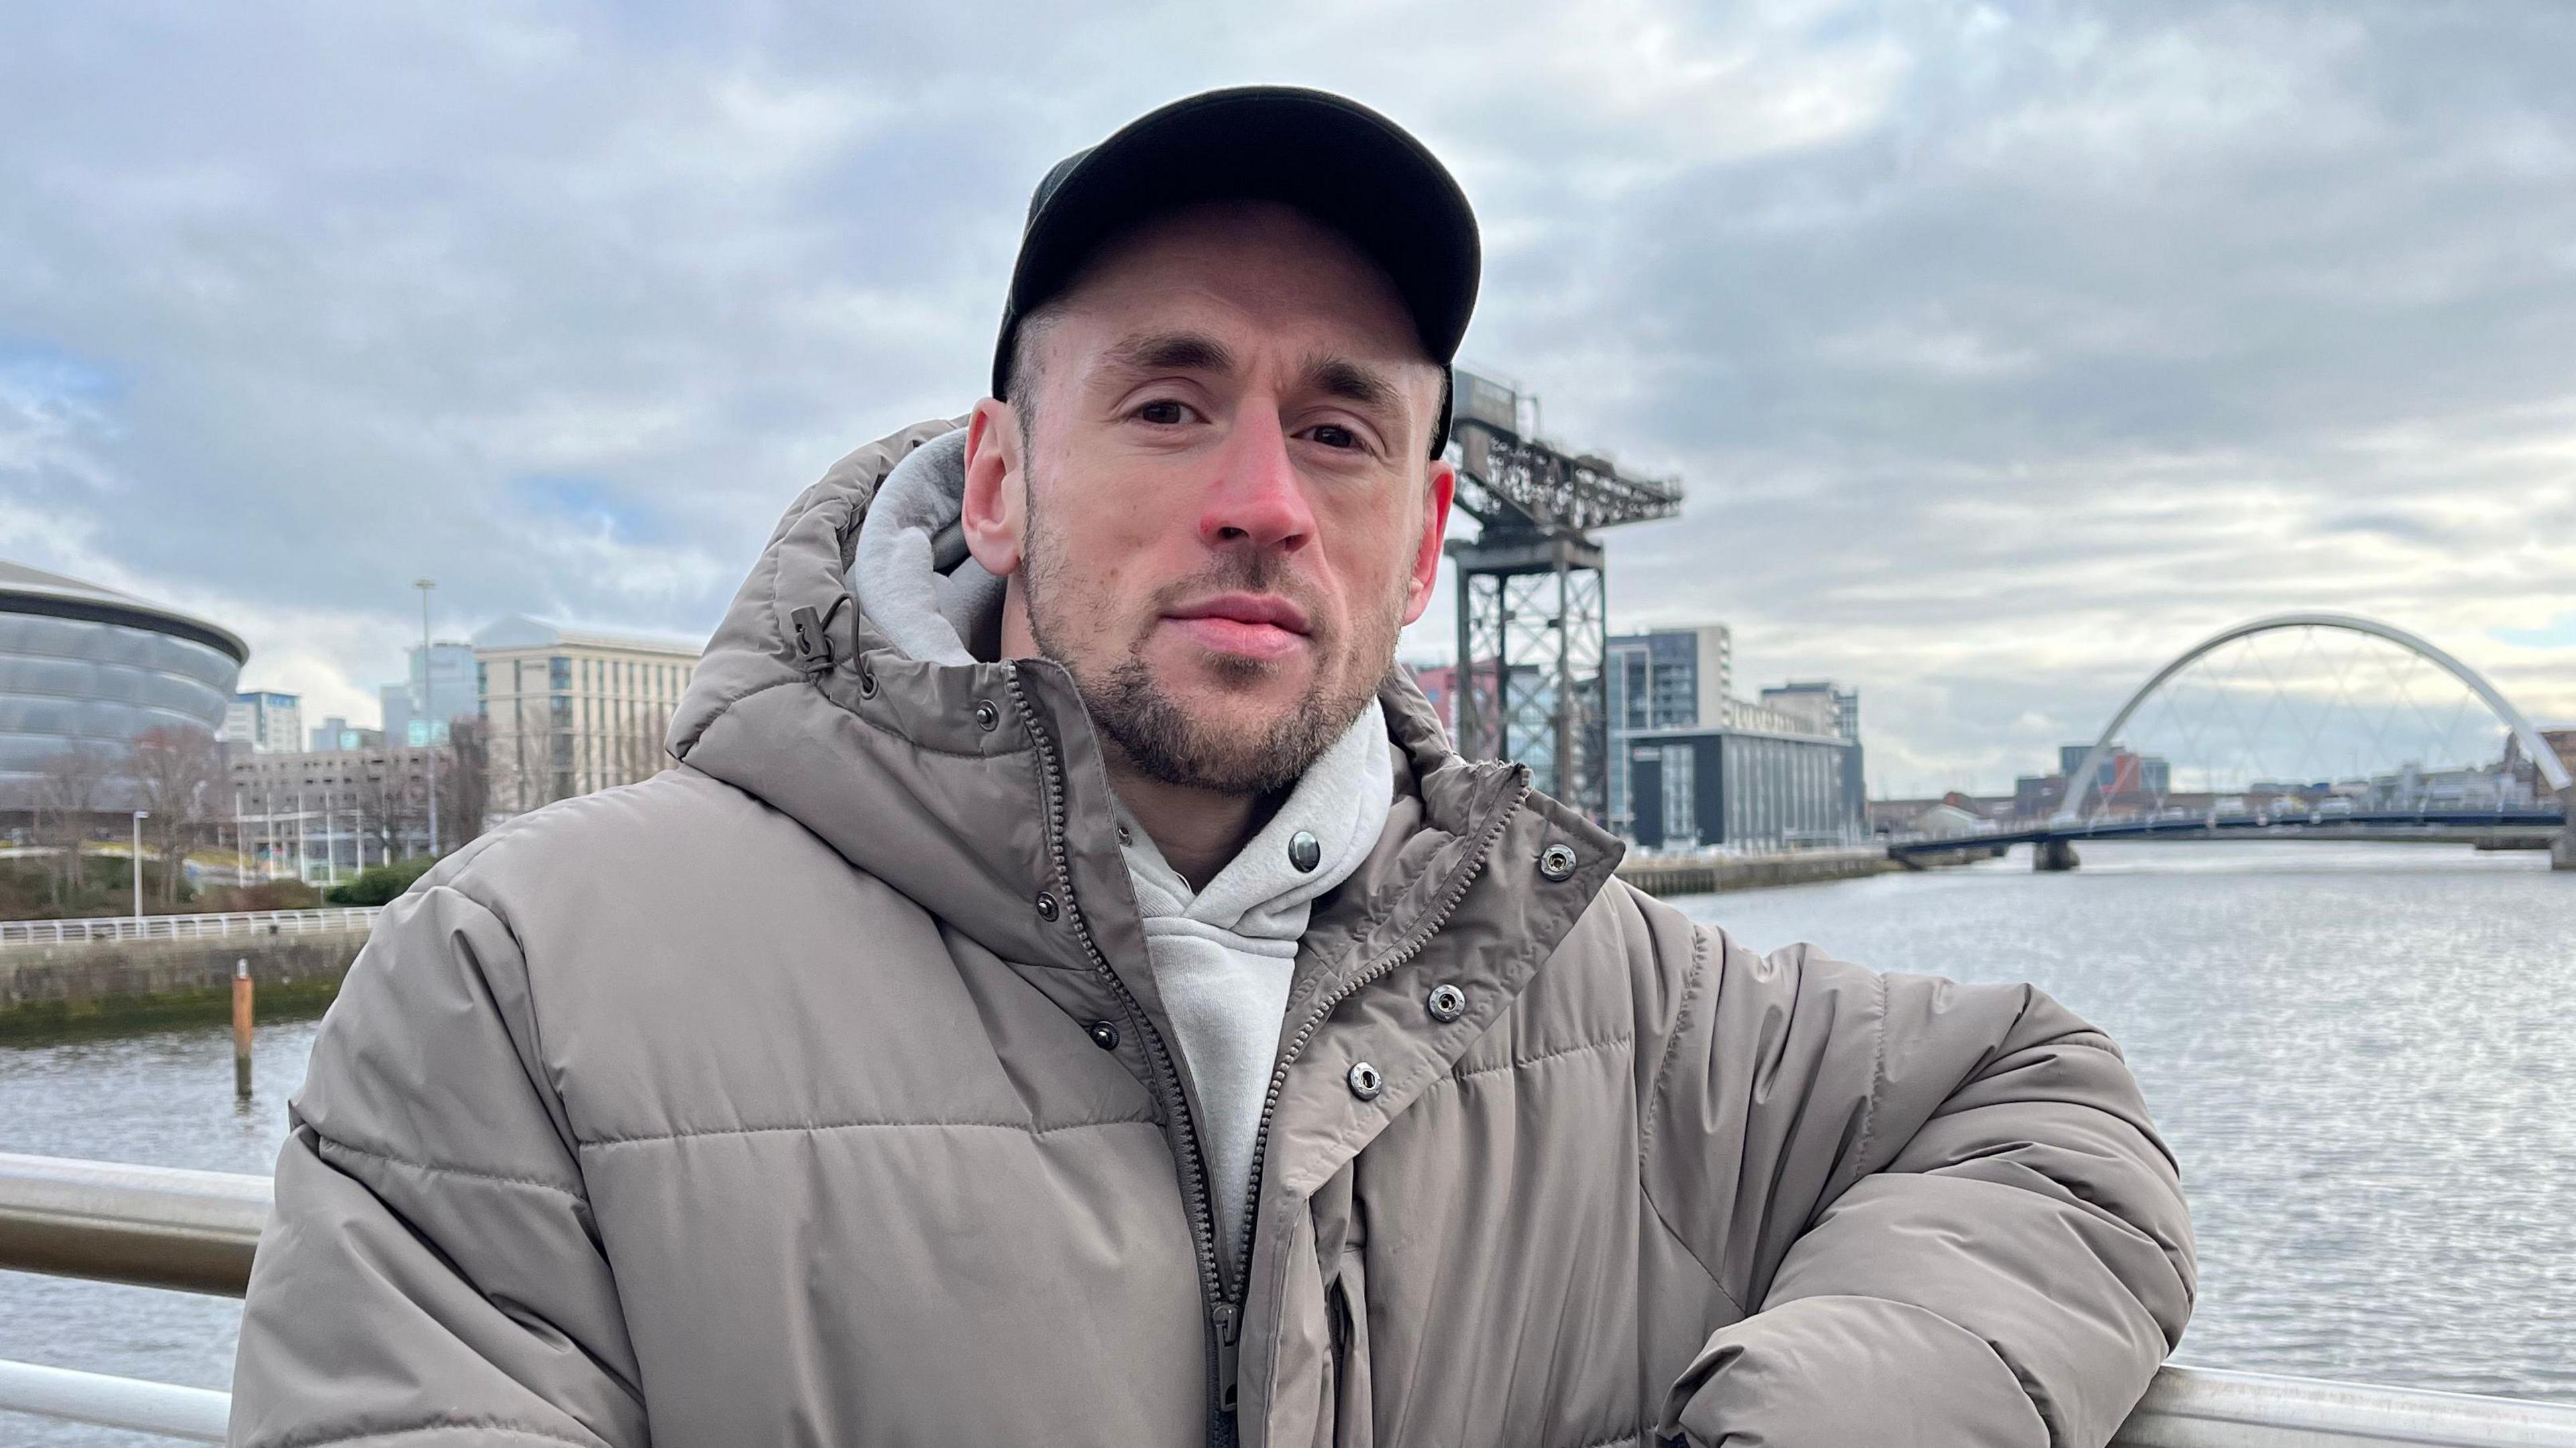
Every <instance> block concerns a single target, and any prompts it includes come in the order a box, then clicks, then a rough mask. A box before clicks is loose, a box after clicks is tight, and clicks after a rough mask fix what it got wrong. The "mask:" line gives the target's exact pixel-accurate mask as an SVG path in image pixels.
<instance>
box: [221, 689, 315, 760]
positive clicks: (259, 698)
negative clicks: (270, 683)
mask: <svg viewBox="0 0 2576 1448" xmlns="http://www.w3.org/2000/svg"><path fill="white" fill-rule="evenodd" d="M221 738H222V739H223V741H224V742H225V743H226V744H229V745H231V746H232V747H233V749H234V751H235V752H237V753H240V752H247V753H251V754H297V753H301V752H302V751H303V748H304V701H303V700H302V699H301V698H299V697H297V696H296V695H293V694H280V693H277V692H275V691H273V690H259V691H256V692H252V693H247V694H235V695H233V701H232V703H231V705H230V706H228V707H227V708H226V709H225V710H224V727H223V730H222V733H221Z"/></svg>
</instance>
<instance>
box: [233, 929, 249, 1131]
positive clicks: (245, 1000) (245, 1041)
mask: <svg viewBox="0 0 2576 1448" xmlns="http://www.w3.org/2000/svg"><path fill="white" fill-rule="evenodd" d="M251 990H252V986H251V980H250V960H249V958H248V957H244V958H242V959H240V960H236V961H234V962H233V1096H234V1099H236V1100H240V1101H248V1100H249V1099H250V1028H251Z"/></svg>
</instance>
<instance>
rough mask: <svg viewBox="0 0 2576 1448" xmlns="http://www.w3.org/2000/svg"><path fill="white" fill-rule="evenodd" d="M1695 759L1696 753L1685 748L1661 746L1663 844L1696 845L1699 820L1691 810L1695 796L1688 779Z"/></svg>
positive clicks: (1679, 745) (1697, 755) (1680, 746)
mask: <svg viewBox="0 0 2576 1448" xmlns="http://www.w3.org/2000/svg"><path fill="white" fill-rule="evenodd" d="M1698 759H1699V751H1698V750H1696V749H1693V748H1692V747H1691V746H1689V745H1687V744H1667V745H1665V746H1664V749H1663V764H1664V843H1666V844H1668V845H1677V844H1691V845H1696V844H1698V843H1699V819H1698V816H1697V814H1696V813H1695V812H1694V810H1693V808H1692V806H1693V803H1694V802H1695V800H1696V799H1697V797H1698V794H1699V789H1698V786H1697V781H1696V780H1694V779H1693V777H1692V767H1693V766H1694V765H1695V764H1697V762H1698Z"/></svg>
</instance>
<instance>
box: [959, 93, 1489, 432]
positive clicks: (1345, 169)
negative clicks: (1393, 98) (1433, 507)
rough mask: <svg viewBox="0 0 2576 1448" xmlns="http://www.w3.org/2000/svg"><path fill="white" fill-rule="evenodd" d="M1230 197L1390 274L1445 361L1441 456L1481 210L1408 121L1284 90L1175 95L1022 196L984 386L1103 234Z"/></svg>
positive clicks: (1438, 428) (1007, 379)
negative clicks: (1323, 235)
mask: <svg viewBox="0 0 2576 1448" xmlns="http://www.w3.org/2000/svg"><path fill="white" fill-rule="evenodd" d="M1234 200H1262V201H1281V202H1286V203H1287V204H1289V205H1291V206H1294V207H1296V208H1297V209H1298V210H1300V211H1303V212H1305V213H1307V214H1308V215H1310V216H1313V217H1314V218H1315V219H1317V220H1318V221H1321V222H1323V223H1324V224H1325V225H1327V226H1330V227H1332V228H1333V229H1334V230H1336V231H1338V232H1340V233H1341V234H1342V235H1344V236H1346V237H1348V238H1349V239H1350V241H1351V243H1352V244H1353V245H1355V246H1357V247H1358V248H1359V249H1360V251H1361V252H1362V253H1363V254H1365V255H1366V256H1368V257H1369V259H1370V260H1372V261H1375V262H1376V263H1377V264H1378V265H1379V266H1380V267H1382V268H1384V269H1385V271H1386V274H1387V275H1388V276H1389V277H1391V278H1393V279H1394V281H1395V289H1396V293H1397V295H1399V296H1401V297H1402V298H1403V299H1404V304H1405V306H1406V307H1407V308H1408V309H1409V310H1411V312H1412V313H1413V325H1414V329H1415V330H1416V331H1417V332H1419V333H1420V334H1421V336H1422V346H1423V350H1424V351H1426V352H1428V353H1430V354H1431V360H1433V361H1434V362H1437V363H1439V364H1440V376H1441V399H1440V415H1439V417H1438V419H1437V420H1436V421H1435V422H1434V424H1433V430H1432V439H1431V455H1432V456H1433V457H1438V456H1439V455H1440V451H1441V449H1442V448H1444V447H1446V446H1447V445H1448V441H1449V393H1450V390H1451V383H1452V379H1451V377H1450V364H1451V363H1452V362H1453V361H1454V360H1455V359H1456V357H1457V355H1458V341H1459V339H1460V338H1461V337H1463V336H1465V335H1466V332H1467V319H1468V317H1469V316H1470V315H1472V314H1473V313H1474V312H1475V310H1476V282H1477V277H1478V274H1479V272H1480V271H1481V270H1482V267H1483V248H1482V245H1481V243H1480V242H1479V241H1478V240H1477V236H1476V214H1475V212H1474V211H1473V210H1471V209H1469V207H1468V205H1467V194H1466V193H1465V192H1464V191H1461V190H1460V189H1458V182H1457V180H1456V179H1455V178H1454V177H1452V176H1451V175H1450V174H1449V171H1448V168H1447V167H1444V166H1442V165H1441V164H1440V162H1439V160H1438V159H1437V158H1436V157H1434V156H1433V155H1432V154H1431V152H1430V151H1429V150H1428V149H1427V148H1426V147H1424V146H1423V144H1422V143H1421V142H1420V141H1417V140H1415V139H1414V138H1413V137H1412V136H1411V135H1410V134H1408V133H1407V132H1406V131H1405V130H1404V128H1403V127H1401V126H1398V125H1397V124H1396V123H1395V122H1393V121H1390V120H1388V119H1387V118H1386V117H1384V116H1381V115H1379V114H1378V113H1377V112H1375V111H1373V110H1370V109H1369V108H1368V107H1366V106H1363V105H1361V104H1359V103H1358V102H1356V101H1351V100H1345V99H1343V98H1342V97H1340V96H1337V95H1331V94H1328V93H1326V92H1323V91H1315V90H1302V89H1298V88H1296V87H1293V86H1243V87H1240V88H1237V89H1233V90H1216V91H1208V92H1205V93H1204V94H1201V95H1194V96H1189V97H1187V98H1185V99H1182V100H1177V101H1174V102H1172V103H1171V104H1170V105H1167V106H1164V107H1162V108H1161V109H1159V110H1156V111H1153V112H1150V113H1148V114H1146V115H1144V116H1141V117H1139V118H1138V119H1136V120H1133V121H1130V122H1128V123H1127V124H1126V125H1125V126H1123V127H1121V128H1119V130H1118V131H1117V132H1116V133H1115V134H1114V135H1112V136H1110V138H1109V139H1107V140H1105V141H1102V142H1101V143H1100V144H1099V145H1096V146H1093V147H1091V148H1090V149H1088V150H1083V151H1076V152H1075V153H1073V154H1072V155H1070V156H1067V157H1066V158H1064V159H1063V160H1061V161H1059V162H1057V163H1056V164H1055V168H1054V169H1053V170H1051V171H1049V172H1047V174H1046V179H1045V180H1043V181H1041V182H1039V183H1038V189H1037V194H1036V195H1034V196H1032V197H1030V198H1029V218H1028V225H1027V227H1026V228H1025V229H1024V230H1023V231H1022V232H1021V234H1020V258H1019V261H1018V263H1017V264H1016V265H1014V266H1013V267H1012V269H1011V293H1010V297H1009V299H1008V300H1006V301H1005V302H1004V303H1003V305H1002V335H1001V338H1000V340H999V341H998V342H996V343H995V345H994V348H993V395H994V396H995V397H1005V396H1008V395H1009V392H1008V388H1009V387H1010V383H1011V353H1012V350H1013V343H1014V341H1015V340H1016V339H1017V337H1018V334H1019V330H1020V319H1021V318H1023V317H1025V316H1027V315H1028V314H1029V313H1031V312H1033V311H1035V310H1037V309H1038V308H1039V307H1042V306H1044V305H1046V303H1047V302H1048V301H1050V300H1052V299H1053V298H1054V297H1055V296H1056V295H1057V294H1059V293H1061V292H1062V291H1063V290H1064V289H1065V288H1066V287H1067V286H1068V285H1070V284H1071V283H1072V281H1073V279H1074V277H1075V276H1076V275H1077V274H1079V273H1080V272H1081V270H1082V266H1083V263H1084V262H1086V261H1088V260H1089V259H1090V258H1091V255H1092V253H1093V252H1094V251H1097V250H1098V249H1099V247H1100V245H1101V243H1103V242H1105V241H1107V240H1109V239H1110V238H1111V237H1112V236H1114V235H1116V234H1118V233H1120V232H1122V231H1125V230H1127V229H1128V228H1129V227H1132V226H1134V225H1136V224H1137V223H1138V222H1141V221H1143V220H1145V219H1146V218H1147V217H1149V216H1152V215H1154V214H1156V213H1158V212H1163V211H1168V210H1170V209H1172V208H1173V207H1176V206H1183V205H1187V204H1190V203H1192V202H1198V201H1234Z"/></svg>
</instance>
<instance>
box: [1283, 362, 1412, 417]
mask: <svg viewBox="0 0 2576 1448" xmlns="http://www.w3.org/2000/svg"><path fill="white" fill-rule="evenodd" d="M1306 385H1307V386H1309V387H1312V388H1314V389H1315V390H1316V391H1318V392H1320V393H1323V394H1324V395H1325V396H1327V397H1338V398H1340V399H1341V400H1343V401H1344V402H1353V403H1357V404H1359V405H1360V406H1361V407H1364V408H1367V409H1369V410H1370V411H1372V412H1379V413H1385V414H1390V415H1394V414H1400V413H1402V412H1403V411H1404V394H1403V393H1402V391H1400V390H1399V389H1398V388H1397V387H1396V385H1395V383H1394V382H1393V381H1392V380H1390V379H1389V378H1388V377H1387V375H1386V374H1385V373H1383V372H1380V371H1379V370H1377V369H1376V368H1374V367H1369V366H1365V365H1363V364H1361V363H1358V362H1354V361H1352V360H1350V359H1349V358H1347V357H1329V356H1327V357H1314V358H1309V359H1308V360H1307V362H1306Z"/></svg>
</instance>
